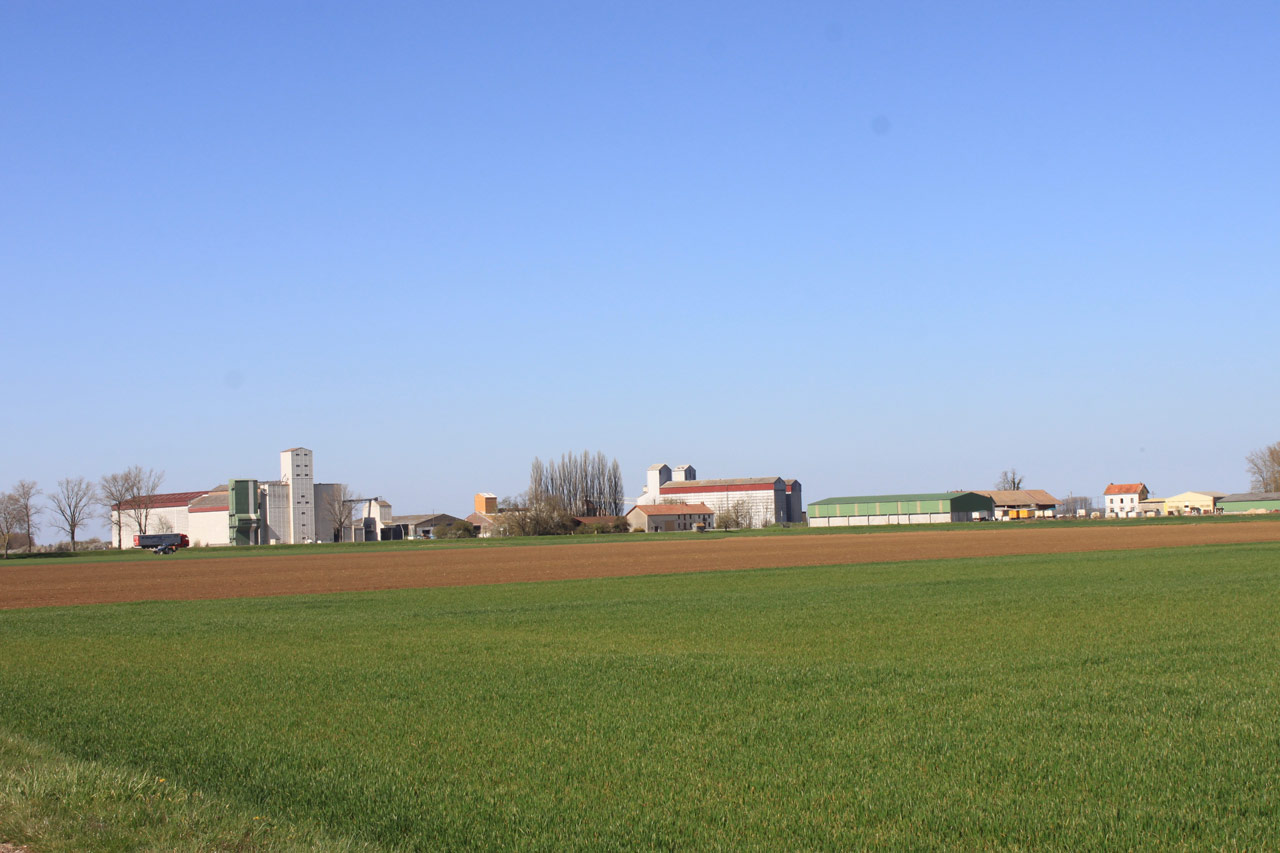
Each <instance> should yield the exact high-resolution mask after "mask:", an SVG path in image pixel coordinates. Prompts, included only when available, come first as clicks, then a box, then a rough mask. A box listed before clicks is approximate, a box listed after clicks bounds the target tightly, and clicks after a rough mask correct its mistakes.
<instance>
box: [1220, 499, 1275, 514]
mask: <svg viewBox="0 0 1280 853" xmlns="http://www.w3.org/2000/svg"><path fill="white" fill-rule="evenodd" d="M1218 508H1219V509H1221V510H1222V511H1223V512H1248V511H1249V510H1251V509H1265V510H1280V501H1228V502H1225V503H1219V504H1218Z"/></svg>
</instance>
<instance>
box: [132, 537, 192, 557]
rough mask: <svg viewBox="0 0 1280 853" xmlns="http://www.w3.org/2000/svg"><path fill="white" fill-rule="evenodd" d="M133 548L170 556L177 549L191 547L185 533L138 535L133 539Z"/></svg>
mask: <svg viewBox="0 0 1280 853" xmlns="http://www.w3.org/2000/svg"><path fill="white" fill-rule="evenodd" d="M133 545H134V547H135V548H150V549H151V550H152V551H155V552H156V553H157V554H172V553H173V552H174V551H176V550H178V549H179V548H189V547H191V540H190V539H188V538H187V534H185V533H139V534H137V535H136V536H134V537H133Z"/></svg>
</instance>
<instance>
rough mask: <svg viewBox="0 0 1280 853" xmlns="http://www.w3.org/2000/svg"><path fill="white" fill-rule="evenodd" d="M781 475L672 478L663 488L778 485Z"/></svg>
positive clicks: (664, 489)
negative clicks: (728, 477)
mask: <svg viewBox="0 0 1280 853" xmlns="http://www.w3.org/2000/svg"><path fill="white" fill-rule="evenodd" d="M781 479H782V478H781V477H734V478H730V479H726V480H671V481H670V482H667V483H663V484H662V490H663V491H664V492H665V491H667V490H668V489H700V488H702V489H713V488H715V487H717V486H772V485H777V483H778V481H779V480H781Z"/></svg>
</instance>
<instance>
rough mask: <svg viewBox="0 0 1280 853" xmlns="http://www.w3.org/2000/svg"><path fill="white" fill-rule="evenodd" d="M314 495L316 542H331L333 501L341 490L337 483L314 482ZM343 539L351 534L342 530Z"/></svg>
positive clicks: (333, 524) (334, 521) (333, 520)
mask: <svg viewBox="0 0 1280 853" xmlns="http://www.w3.org/2000/svg"><path fill="white" fill-rule="evenodd" d="M312 488H313V494H314V496H315V501H316V503H315V530H316V541H317V542H332V541H333V528H334V526H335V525H336V520H335V519H334V517H333V502H334V501H335V500H337V498H338V494H339V493H340V492H341V490H342V485H341V484H339V483H316V484H315V485H314V486H313V487H312ZM343 538H344V539H350V538H351V534H350V532H348V531H344V536H343Z"/></svg>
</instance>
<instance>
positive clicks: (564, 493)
mask: <svg viewBox="0 0 1280 853" xmlns="http://www.w3.org/2000/svg"><path fill="white" fill-rule="evenodd" d="M528 500H529V502H530V503H531V504H533V503H546V502H551V503H556V504H559V506H560V507H561V508H563V509H564V510H566V511H568V513H569V515H576V516H597V515H621V514H622V510H623V509H624V508H625V505H626V501H627V498H626V495H625V494H623V488H622V467H621V466H620V465H618V460H617V459H613V460H609V459H606V458H605V456H604V454H603V453H600V452H599V451H597V452H596V454H595V455H594V456H593V455H592V454H590V453H589V452H587V451H585V450H584V451H582V455H581V456H577V455H575V454H572V453H566V454H564V455H563V456H561V457H560V461H559V462H557V461H555V460H554V459H552V460H550V461H547V462H543V461H542V460H541V459H534V460H533V466H532V467H531V468H530V470H529V495H528Z"/></svg>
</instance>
